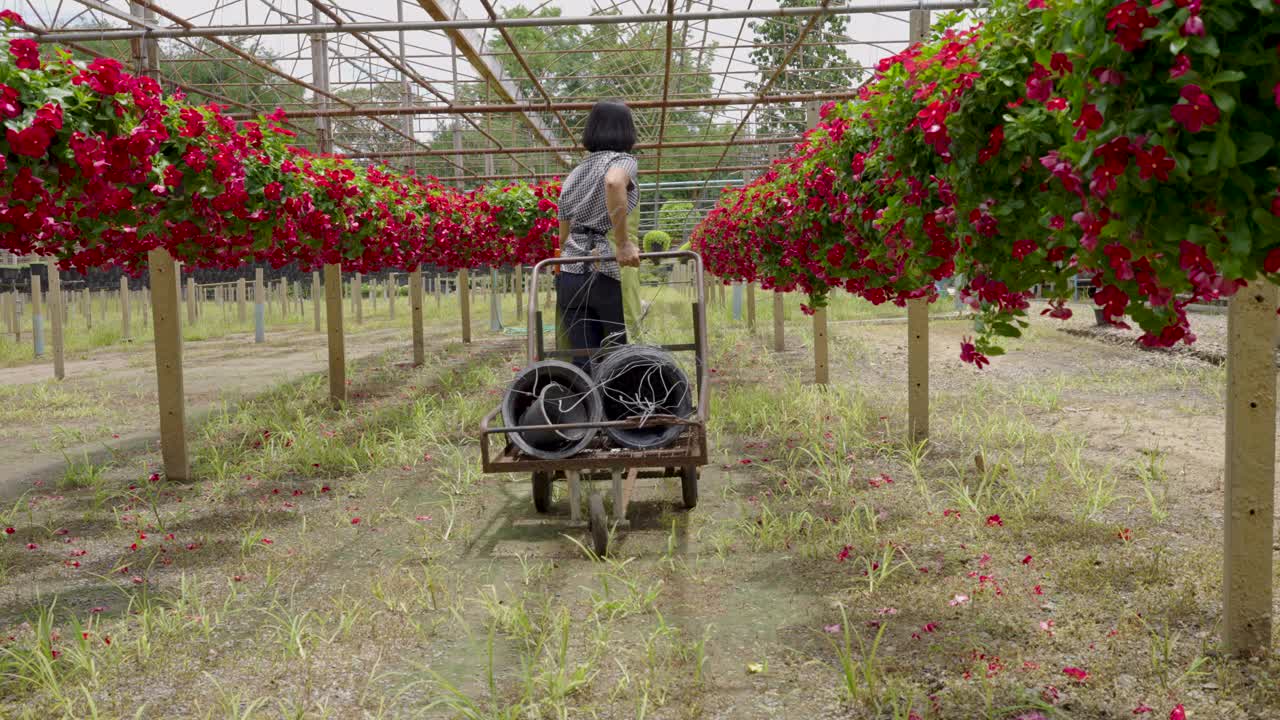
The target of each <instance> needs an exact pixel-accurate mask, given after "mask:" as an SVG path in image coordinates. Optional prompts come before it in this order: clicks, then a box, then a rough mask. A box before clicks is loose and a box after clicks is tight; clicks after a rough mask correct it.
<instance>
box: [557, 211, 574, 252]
mask: <svg viewBox="0 0 1280 720" xmlns="http://www.w3.org/2000/svg"><path fill="white" fill-rule="evenodd" d="M570 227H572V223H570V222H569V221H568V220H565V219H564V218H560V255H561V256H563V255H564V246H565V245H566V244H568V242H569V229H570Z"/></svg>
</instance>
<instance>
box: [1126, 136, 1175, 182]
mask: <svg viewBox="0 0 1280 720" xmlns="http://www.w3.org/2000/svg"><path fill="white" fill-rule="evenodd" d="M1134 158H1135V160H1136V162H1137V165H1138V176H1139V177H1141V178H1142V179H1143V180H1150V179H1151V178H1153V177H1154V178H1155V179H1157V180H1159V181H1160V182H1168V181H1169V171H1170V170H1172V169H1173V168H1174V167H1175V166H1177V164H1178V163H1177V162H1176V161H1175V160H1174V159H1173V158H1171V157H1169V151H1168V150H1165V149H1164V146H1163V145H1156V146H1154V147H1152V148H1151V151H1150V152H1148V151H1146V150H1136V151H1134Z"/></svg>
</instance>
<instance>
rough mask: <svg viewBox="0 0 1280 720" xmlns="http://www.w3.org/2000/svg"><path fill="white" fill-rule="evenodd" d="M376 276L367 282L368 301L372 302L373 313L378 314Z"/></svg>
mask: <svg viewBox="0 0 1280 720" xmlns="http://www.w3.org/2000/svg"><path fill="white" fill-rule="evenodd" d="M378 295H379V292H378V278H376V277H375V278H374V279H373V281H372V282H370V283H369V301H370V302H372V303H373V314H374V315H377V314H378Z"/></svg>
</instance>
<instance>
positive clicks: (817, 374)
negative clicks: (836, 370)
mask: <svg viewBox="0 0 1280 720" xmlns="http://www.w3.org/2000/svg"><path fill="white" fill-rule="evenodd" d="M828 358H829V355H828V347H827V309H826V308H824V307H823V308H817V309H816V310H814V311H813V379H814V381H815V382H817V383H818V384H819V385H826V384H827V383H829V382H830V381H831V371H830V368H829V367H828V364H827V361H828Z"/></svg>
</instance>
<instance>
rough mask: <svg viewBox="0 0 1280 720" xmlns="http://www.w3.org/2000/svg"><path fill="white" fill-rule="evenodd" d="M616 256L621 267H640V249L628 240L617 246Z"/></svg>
mask: <svg viewBox="0 0 1280 720" xmlns="http://www.w3.org/2000/svg"><path fill="white" fill-rule="evenodd" d="M617 256H618V264H619V265H621V266H622V267H637V268H638V267H640V248H638V247H636V244H635V243H633V242H631V241H630V240H628V241H626V242H624V243H622V244H620V245H618V250H617Z"/></svg>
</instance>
